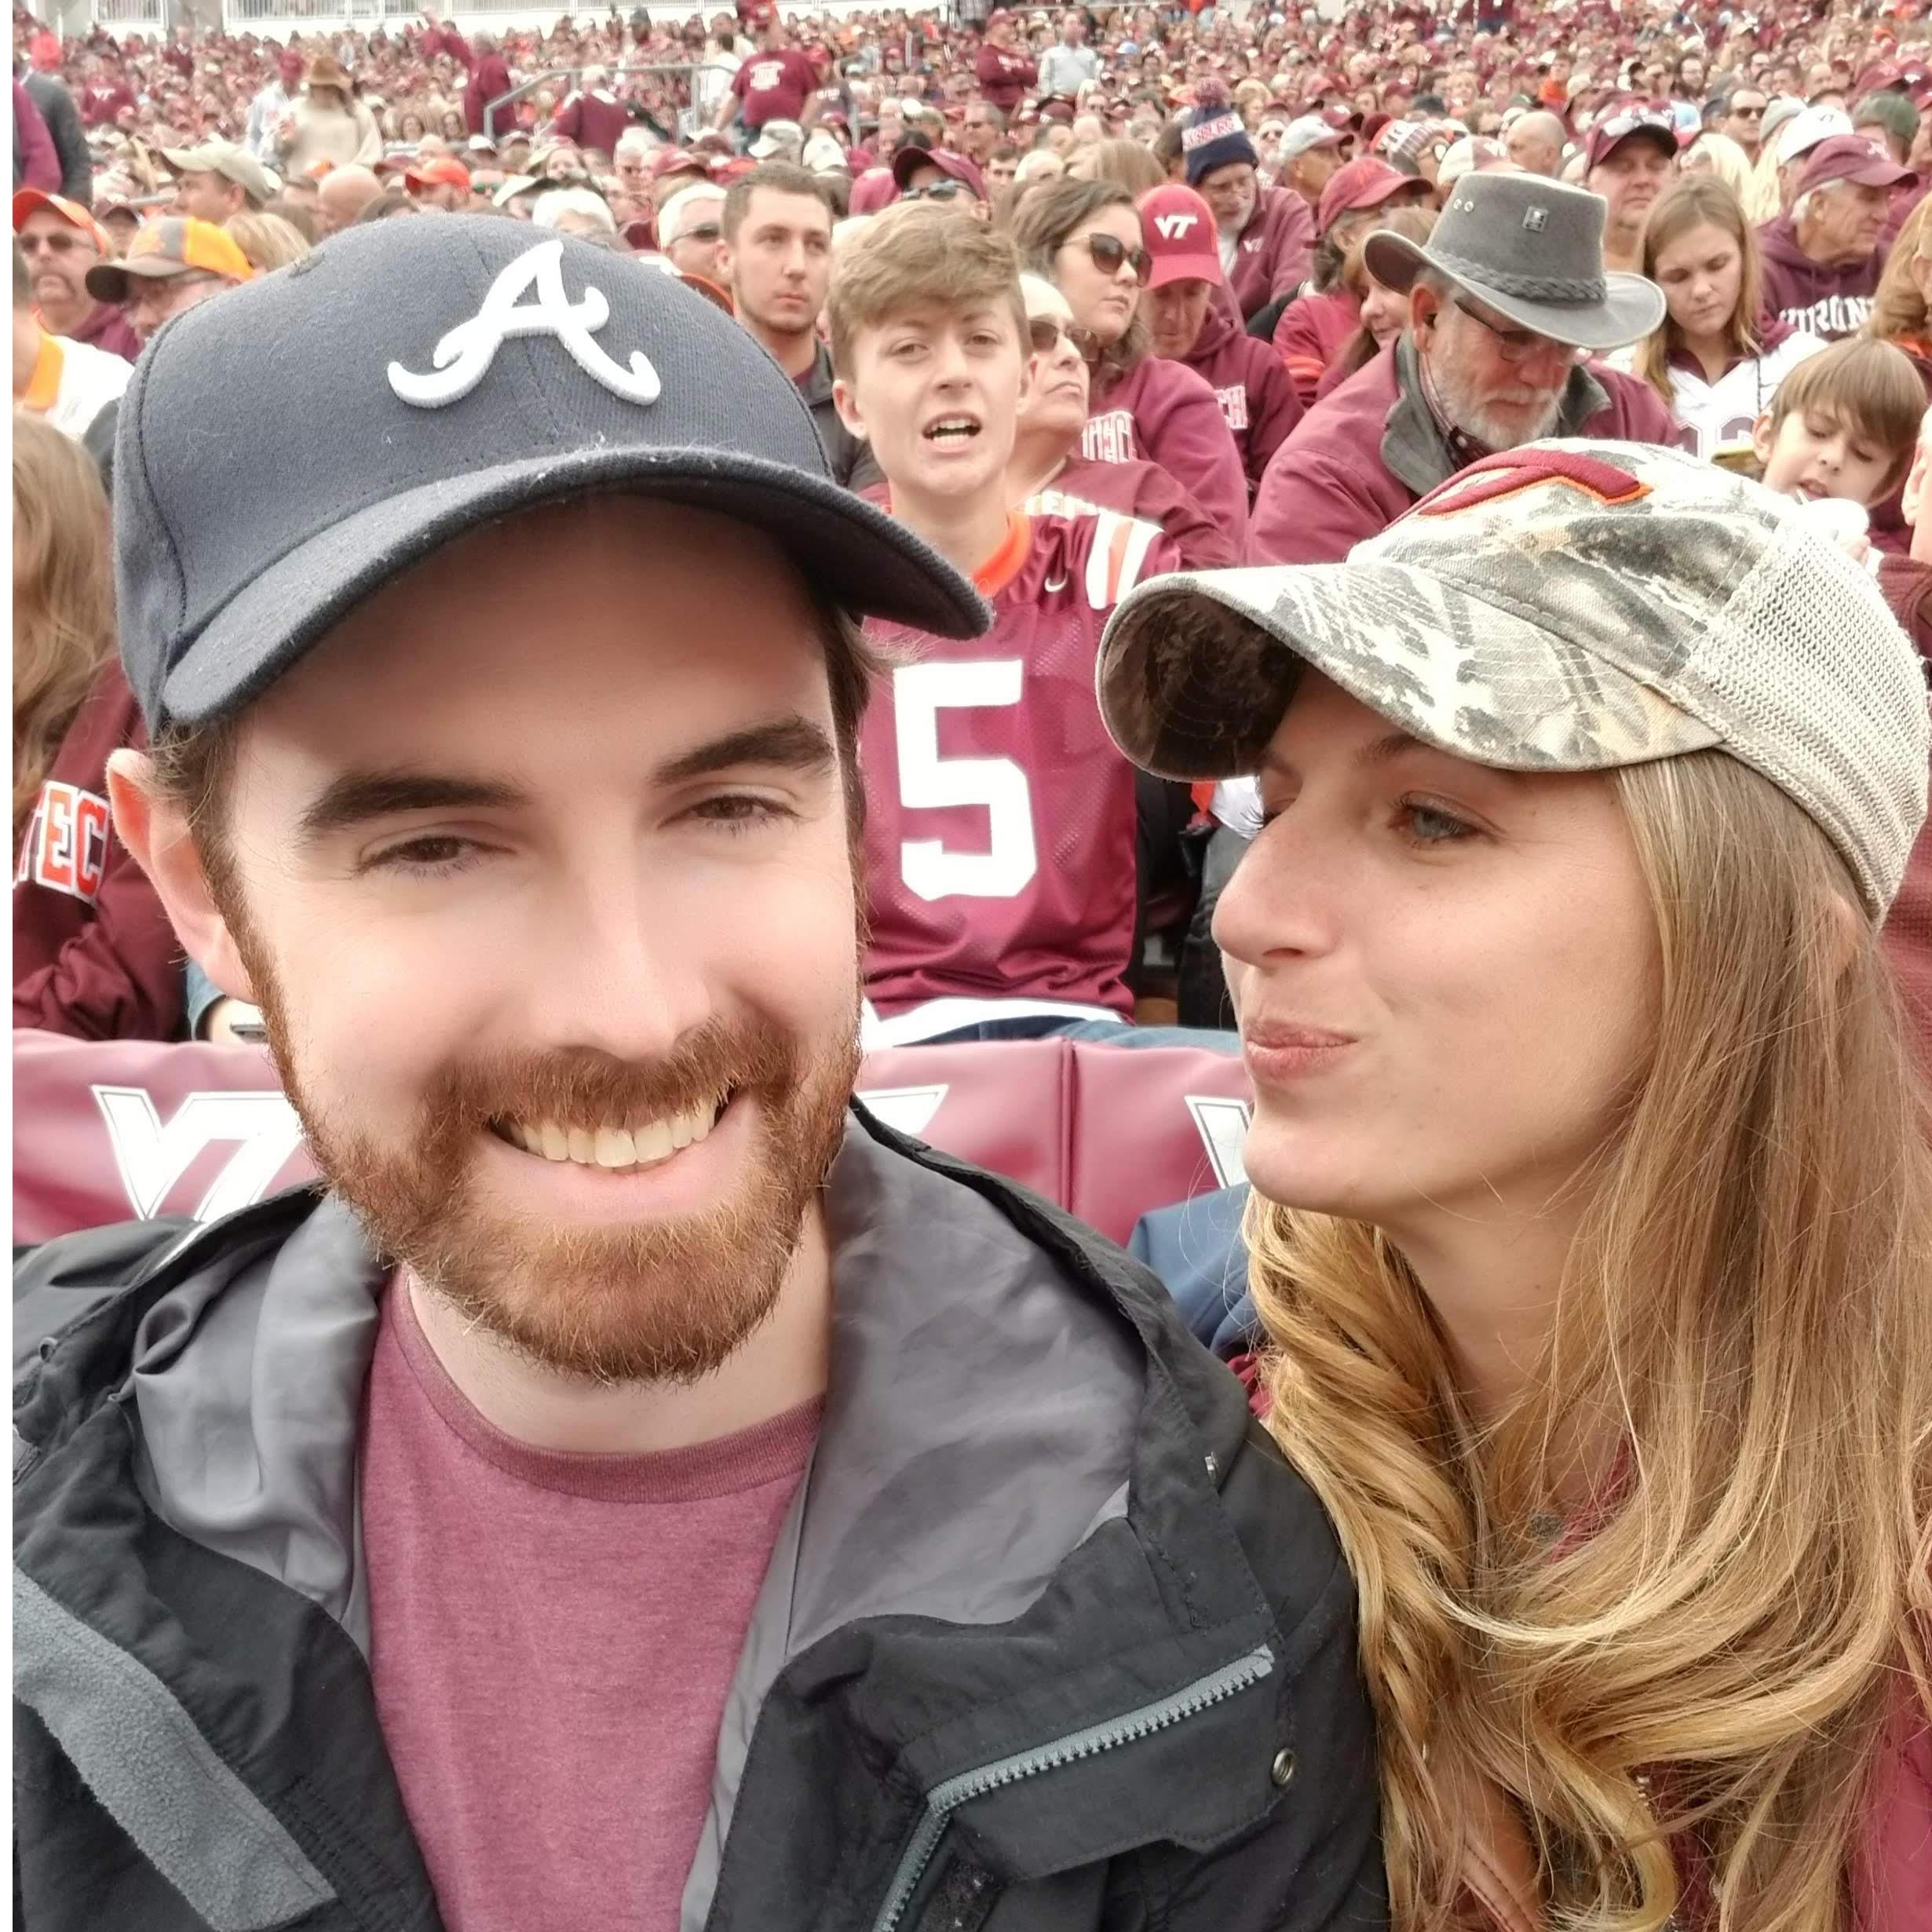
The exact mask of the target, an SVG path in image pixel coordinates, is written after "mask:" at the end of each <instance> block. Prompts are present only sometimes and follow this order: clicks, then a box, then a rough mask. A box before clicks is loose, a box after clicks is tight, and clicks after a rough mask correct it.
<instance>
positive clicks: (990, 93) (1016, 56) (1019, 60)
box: [973, 40, 1039, 114]
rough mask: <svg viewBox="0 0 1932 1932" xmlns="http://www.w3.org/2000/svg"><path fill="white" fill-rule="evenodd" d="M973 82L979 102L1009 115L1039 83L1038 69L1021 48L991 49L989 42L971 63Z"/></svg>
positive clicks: (991, 45) (1032, 59)
mask: <svg viewBox="0 0 1932 1932" xmlns="http://www.w3.org/2000/svg"><path fill="white" fill-rule="evenodd" d="M973 79H975V80H976V81H977V82H979V84H980V97H981V99H982V100H989V101H991V102H992V104H993V105H994V106H995V107H996V108H998V109H999V111H1000V112H1001V113H1002V114H1010V113H1012V111H1013V109H1014V108H1017V106H1019V104H1020V103H1021V101H1022V100H1024V99H1025V97H1026V91H1027V89H1028V88H1029V87H1031V86H1032V85H1033V83H1034V82H1035V81H1036V80H1038V79H1039V66H1038V64H1036V63H1035V60H1034V58H1033V57H1032V55H1031V54H1030V53H1028V52H1027V50H1026V49H1024V47H995V46H994V45H993V43H992V42H991V41H990V40H989V41H988V42H987V43H986V45H985V46H983V47H982V48H981V49H980V57H979V58H978V60H976V61H975V62H974V63H973Z"/></svg>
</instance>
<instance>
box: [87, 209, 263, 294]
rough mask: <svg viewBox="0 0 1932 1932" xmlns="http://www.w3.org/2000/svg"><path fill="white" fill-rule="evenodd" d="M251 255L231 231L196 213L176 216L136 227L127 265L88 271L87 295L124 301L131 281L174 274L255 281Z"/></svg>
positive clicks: (106, 265) (112, 263)
mask: <svg viewBox="0 0 1932 1932" xmlns="http://www.w3.org/2000/svg"><path fill="white" fill-rule="evenodd" d="M254 273H255V272H254V269H253V268H250V266H249V265H248V257H247V256H246V255H244V254H243V253H242V251H241V250H240V249H239V247H237V246H236V243H235V240H234V238H233V237H232V236H231V235H230V234H229V233H228V230H227V229H226V228H217V227H216V226H215V225H214V223H213V222H212V221H197V220H196V219H195V217H193V216H192V215H181V214H171V215H166V216H164V217H163V218H162V219H161V220H160V221H150V222H148V223H147V224H146V225H144V227H142V228H137V229H136V231H135V232H134V239H133V240H132V241H131V242H130V243H128V245H127V257H126V260H125V261H104V262H101V263H100V264H99V265H97V266H96V267H94V268H89V270H88V271H87V292H88V294H90V295H91V296H93V298H94V299H95V300H96V301H104V302H124V301H126V300H127V295H128V278H129V276H139V277H141V279H143V280H144V281H158V280H160V279H163V278H165V277H166V276H176V275H213V276H220V277H221V279H222V280H223V281H225V282H247V281H252V280H253V279H254Z"/></svg>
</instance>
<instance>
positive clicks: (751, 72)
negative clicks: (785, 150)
mask: <svg viewBox="0 0 1932 1932" xmlns="http://www.w3.org/2000/svg"><path fill="white" fill-rule="evenodd" d="M818 85H819V74H818V69H817V68H815V67H814V66H813V64H812V63H811V62H810V61H809V60H808V59H806V57H805V56H804V55H803V54H802V53H800V52H799V51H798V49H797V48H796V47H780V49H779V50H778V51H777V53H754V55H752V57H751V59H750V60H747V61H746V63H745V64H744V65H743V67H741V68H739V70H738V71H737V72H736V74H734V75H732V78H731V91H732V93H734V94H736V96H737V97H738V98H739V99H740V100H741V101H743V103H744V115H743V119H744V124H745V126H747V127H762V126H764V125H765V122H767V121H796V120H799V119H802V118H803V116H804V114H805V103H806V102H807V101H808V100H810V99H811V98H812V97H813V95H814V94H815V93H817V92H818Z"/></svg>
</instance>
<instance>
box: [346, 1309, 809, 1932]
mask: <svg viewBox="0 0 1932 1932" xmlns="http://www.w3.org/2000/svg"><path fill="white" fill-rule="evenodd" d="M820 1408H821V1404H820V1403H818V1402H817V1401H813V1402H809V1403H807V1404H804V1405H803V1406H802V1407H801V1408H796V1409H794V1410H792V1411H791V1412H789V1413H787V1414H786V1415H780V1416H777V1417H775V1418H774V1419H772V1421H770V1422H768V1423H761V1424H759V1425H758V1426H756V1427H754V1428H751V1429H747V1430H742V1431H740V1433H738V1434H736V1435H732V1436H727V1437H724V1438H723V1439H722V1440H721V1441H716V1442H707V1443H702V1444H697V1445H696V1446H695V1447H693V1448H685V1449H667V1450H663V1451H660V1452H657V1453H656V1454H652V1455H568V1454H564V1453H562V1452H557V1451H554V1450H544V1449H533V1448H528V1446H526V1445H525V1444H522V1443H520V1442H517V1441H514V1440H513V1439H512V1438H511V1437H508V1436H506V1435H505V1434H503V1433H502V1431H501V1430H498V1429H495V1428H493V1427H492V1426H491V1424H490V1423H488V1422H486V1421H485V1420H484V1418H483V1417H482V1416H481V1415H479V1414H478V1413H477V1410H476V1409H475V1408H474V1407H473V1405H472V1404H470V1402H469V1400H468V1398H467V1397H465V1396H464V1395H463V1393H462V1391H461V1390H459V1389H458V1387H457V1386H456V1385H455V1382H452V1381H451V1379H450V1377H449V1375H448V1374H447V1371H445V1370H444V1368H443V1365H442V1364H441V1363H440V1362H439V1361H438V1360H436V1354H435V1352H434V1350H433V1349H431V1347H430V1346H429V1341H428V1339H427V1338H426V1337H425V1335H424V1334H423V1332H422V1328H421V1326H420V1324H418V1321H417V1320H416V1317H415V1310H414V1309H413V1308H412V1307H411V1304H410V1298H409V1294H408V1291H407V1286H406V1284H404V1280H402V1278H401V1277H400V1276H398V1277H397V1278H396V1280H394V1281H393V1282H392V1283H391V1284H390V1285H389V1289H388V1291H387V1292H386V1293H385V1295H384V1296H383V1298H382V1325H381V1328H380V1330H379V1331H378V1335H377V1339H376V1348H375V1357H374V1360H373V1362H372V1363H371V1365H370V1371H369V1384H368V1392H367V1397H366V1399H365V1408H364V1417H363V1441H362V1470H363V1482H362V1489H363V1550H364V1555H365V1559H366V1562H367V1575H368V1579H369V1611H370V1620H371V1657H370V1664H371V1671H372V1673H373V1675H374V1679H375V1695H376V1711H377V1715H378V1718H380V1720H381V1722H382V1735H383V1738H384V1740H385V1742H386V1743H387V1744H388V1746H389V1755H390V1757H391V1758H392V1759H393V1760H394V1762H395V1766H396V1777H397V1779H398V1780H399V1782H400V1784H401V1787H402V1793H403V1802H404V1806H406V1808H407V1810H408V1813H409V1821H410V1824H411V1826H412V1827H413V1828H415V1834H416V1837H417V1839H418V1842H419V1843H420V1844H421V1845H422V1853H423V1857H424V1859H425V1861H426V1862H427V1864H428V1865H429V1878H430V1882H431V1883H432V1884H433V1886H434V1887H435V1890H436V1905H437V1906H438V1908H439V1909H440V1914H441V1919H442V1923H443V1924H444V1926H446V1927H447V1928H448V1932H502V1928H504V1927H515V1929H516V1932H583V1927H586V1926H623V1927H629V1928H632V1932H676V1929H677V1920H678V1907H679V1904H680V1902H681V1898H682V1896H683V1893H684V1887H685V1879H686V1878H687V1877H688V1875H689V1873H690V1870H691V1864H692V1858H693V1857H694V1856H695V1854H696V1850H697V1846H698V1840H699V1835H700V1834H701V1833H702V1832H703V1827H704V1820H705V1817H706V1814H707V1811H708V1810H709V1808H710V1795H711V1777H712V1773H713V1771H714V1768H715V1766H716V1762H717V1755H718V1724H719V1721H720V1718H721V1716H722V1715H723V1712H724V1708H725V1696H726V1695H727V1693H728V1692H729V1689H730V1687H731V1680H732V1675H733V1674H734V1673H735V1671H736V1669H737V1665H738V1657H739V1653H740V1651H741V1650H742V1649H743V1645H744V1639H745V1633H746V1631H747V1629H748V1628H749V1627H750V1624H751V1610H752V1606H753V1605H754V1603H755V1601H757V1598H758V1591H759V1588H760V1587H761V1584H762V1583H763V1582H764V1580H765V1570H766V1569H767V1568H768V1567H769V1564H770V1562H771V1557H772V1550H773V1548H774V1547H775V1546H776V1543H777V1540H778V1535H779V1532H780V1529H781V1528H782V1527H783V1524H784V1521H785V1517H786V1515H787V1512H788V1511H789V1510H790V1509H791V1504H792V1499H793V1497H794V1495H795V1494H796V1492H797V1490H798V1483H799V1481H800V1478H801V1477H802V1475H803V1474H804V1470H805V1463H806V1461H807V1459H808V1458H809V1455H810V1454H811V1450H812V1446H813V1443H814V1442H815V1441H816V1439H817V1434H818V1423H819V1415H820Z"/></svg>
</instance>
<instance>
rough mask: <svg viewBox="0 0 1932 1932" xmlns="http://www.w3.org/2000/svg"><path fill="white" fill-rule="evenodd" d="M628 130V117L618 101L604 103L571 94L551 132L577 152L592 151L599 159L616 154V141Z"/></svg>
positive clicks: (559, 112) (587, 96)
mask: <svg viewBox="0 0 1932 1932" xmlns="http://www.w3.org/2000/svg"><path fill="white" fill-rule="evenodd" d="M629 126H630V115H628V114H627V113H626V112H625V111H624V105H623V102H622V101H619V100H601V99H600V98H599V97H597V95H595V94H572V96H571V97H570V98H569V100H566V101H565V102H564V104H563V106H562V108H561V109H560V110H559V111H558V113H557V124H556V126H555V127H554V128H553V130H552V132H553V133H556V134H557V135H560V136H561V137H562V138H563V139H564V140H565V141H575V143H576V144H577V145H578V146H579V148H586V149H588V148H595V149H596V150H597V152H598V153H599V154H601V155H611V154H614V153H615V152H616V150H617V142H618V137H619V136H620V135H622V134H623V133H624V131H625V130H626V129H627V128H628V127H629Z"/></svg>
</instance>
